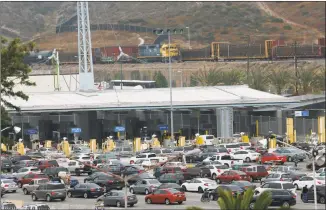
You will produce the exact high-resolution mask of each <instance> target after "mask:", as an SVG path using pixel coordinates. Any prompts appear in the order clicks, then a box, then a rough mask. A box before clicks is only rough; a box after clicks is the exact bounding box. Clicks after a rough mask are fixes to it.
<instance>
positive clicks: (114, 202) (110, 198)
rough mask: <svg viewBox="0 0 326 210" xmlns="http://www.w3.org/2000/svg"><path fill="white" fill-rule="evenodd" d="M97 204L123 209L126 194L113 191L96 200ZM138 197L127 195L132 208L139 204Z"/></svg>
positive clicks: (128, 203)
mask: <svg viewBox="0 0 326 210" xmlns="http://www.w3.org/2000/svg"><path fill="white" fill-rule="evenodd" d="M96 202H97V203H103V204H104V206H116V207H122V206H124V205H125V193H124V192H122V191H115V190H114V191H111V192H108V193H105V194H104V195H102V196H100V197H98V198H97V200H96ZM137 202H138V199H137V197H136V195H132V194H127V205H128V206H130V207H132V206H134V205H135V204H137Z"/></svg>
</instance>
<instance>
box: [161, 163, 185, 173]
mask: <svg viewBox="0 0 326 210" xmlns="http://www.w3.org/2000/svg"><path fill="white" fill-rule="evenodd" d="M163 167H164V168H176V167H178V168H180V169H181V170H182V171H186V170H187V164H185V163H182V162H167V163H165V164H164V165H163Z"/></svg>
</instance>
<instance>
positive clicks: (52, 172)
mask: <svg viewBox="0 0 326 210" xmlns="http://www.w3.org/2000/svg"><path fill="white" fill-rule="evenodd" d="M61 171H63V172H66V173H69V171H68V169H67V168H65V167H50V168H46V169H44V170H43V173H44V174H45V175H47V176H48V177H49V178H50V179H52V178H54V177H58V173H59V172H61Z"/></svg>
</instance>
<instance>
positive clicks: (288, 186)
mask: <svg viewBox="0 0 326 210" xmlns="http://www.w3.org/2000/svg"><path fill="white" fill-rule="evenodd" d="M270 189H283V190H289V191H292V192H293V193H294V194H295V195H296V192H295V190H296V187H295V186H294V185H293V183H292V182H284V181H271V182H266V183H265V184H263V185H262V186H260V187H257V188H256V190H255V194H256V195H257V194H261V193H262V192H264V191H266V190H270Z"/></svg>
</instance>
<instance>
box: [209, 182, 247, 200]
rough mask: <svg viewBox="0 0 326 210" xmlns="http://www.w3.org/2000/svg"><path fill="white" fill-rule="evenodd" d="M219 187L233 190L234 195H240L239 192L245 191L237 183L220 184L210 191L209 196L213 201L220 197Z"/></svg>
mask: <svg viewBox="0 0 326 210" xmlns="http://www.w3.org/2000/svg"><path fill="white" fill-rule="evenodd" d="M219 188H222V189H223V190H229V191H231V193H232V195H234V196H236V195H239V194H242V193H243V192H244V190H243V189H242V188H241V187H239V186H237V185H234V184H228V185H219V186H218V187H217V188H215V189H213V190H210V191H209V198H210V200H212V201H216V200H218V197H219V195H218V191H219Z"/></svg>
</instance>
